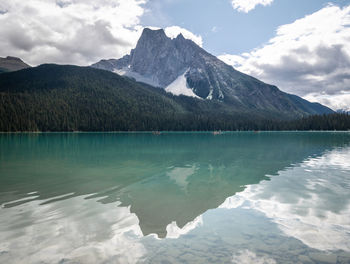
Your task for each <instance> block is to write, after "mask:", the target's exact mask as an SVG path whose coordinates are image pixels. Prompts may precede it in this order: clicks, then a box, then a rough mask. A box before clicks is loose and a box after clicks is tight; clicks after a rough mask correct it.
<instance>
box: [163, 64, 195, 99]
mask: <svg viewBox="0 0 350 264" xmlns="http://www.w3.org/2000/svg"><path fill="white" fill-rule="evenodd" d="M187 72H188V70H187V71H185V73H183V74H182V75H180V76H179V77H177V79H176V80H175V81H173V82H172V83H171V84H169V85H168V86H167V87H166V88H165V91H167V92H169V93H172V94H174V95H186V96H191V97H196V98H200V97H199V96H197V95H196V94H195V93H194V92H193V91H192V89H191V88H189V87H188V85H187V79H186V73H187Z"/></svg>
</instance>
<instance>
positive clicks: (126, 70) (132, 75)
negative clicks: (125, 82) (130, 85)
mask: <svg viewBox="0 0 350 264" xmlns="http://www.w3.org/2000/svg"><path fill="white" fill-rule="evenodd" d="M113 72H114V73H117V74H119V75H122V76H127V77H130V78H133V79H135V80H136V81H137V82H142V83H146V84H149V85H152V86H154V87H160V85H159V82H158V80H155V79H154V78H152V77H147V76H143V75H141V74H139V73H137V72H134V71H132V70H131V69H130V67H124V68H122V69H115V70H114V71H113Z"/></svg>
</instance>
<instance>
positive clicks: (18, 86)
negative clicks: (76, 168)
mask: <svg viewBox="0 0 350 264" xmlns="http://www.w3.org/2000/svg"><path fill="white" fill-rule="evenodd" d="M0 102H1V103H0V131H146V130H147V131H156V130H174V131H175V130H176V131H179V130H180V131H193V130H197V131H198V130H200V131H205V130H210V131H213V130H287V129H288V130H295V129H302V130H310V129H319V130H324V129H327V130H334V129H341V130H346V129H349V128H350V116H348V115H344V114H342V115H341V114H333V115H322V116H319V117H314V116H311V118H309V119H301V120H300V121H297V120H296V121H293V120H291V121H287V120H288V118H289V120H290V116H287V115H282V114H279V113H276V112H275V111H266V110H249V111H246V110H245V109H243V108H235V107H232V105H230V104H227V103H224V102H222V101H219V100H203V99H200V98H193V97H190V96H183V95H180V96H176V95H173V94H171V93H167V92H166V91H165V90H164V89H159V88H155V87H153V86H150V85H147V84H144V83H140V82H136V81H135V80H133V79H130V78H128V77H123V76H120V75H118V74H115V73H112V72H109V71H105V70H99V69H94V68H91V67H78V66H70V65H54V64H45V65H41V66H38V67H33V68H28V69H23V70H20V71H15V72H7V73H2V74H0Z"/></svg>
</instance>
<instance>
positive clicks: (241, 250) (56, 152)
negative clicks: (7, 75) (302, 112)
mask: <svg viewBox="0 0 350 264" xmlns="http://www.w3.org/2000/svg"><path fill="white" fill-rule="evenodd" d="M349 142H350V134H347V133H334V134H333V133H261V134H254V133H232V134H224V135H220V136H216V137H214V136H212V135H210V134H165V135H161V136H154V135H151V134H43V135H31V134H29V135H1V136H0V144H1V145H0V146H1V149H0V203H1V208H0V235H1V237H2V238H4V239H2V240H1V241H0V262H5V263H6V262H12V263H20V262H21V260H23V258H26V259H27V260H28V261H27V263H38V262H40V261H41V262H44V263H45V262H46V263H58V262H60V263H101V262H103V263H137V262H146V263H169V261H170V263H185V262H186V261H187V262H191V263H193V262H195V261H197V262H199V263H214V262H220V263H224V262H233V263H244V261H246V262H251V261H253V260H254V259H256V261H255V260H254V261H255V262H256V263H259V261H260V262H261V261H262V260H263V262H262V263H288V262H291V263H297V262H302V263H303V262H310V263H312V262H316V263H317V259H318V260H320V259H322V258H323V260H325V259H326V258H327V256H328V255H327V254H323V253H322V251H325V250H333V251H337V253H334V254H333V253H332V254H330V255H329V256H328V257H329V258H332V260H334V258H335V259H336V261H337V259H338V260H339V259H340V260H344V261H345V263H346V261H350V255H347V253H344V252H340V253H339V252H338V251H339V250H343V251H346V252H348V251H350V246H349V242H348V241H350V237H349V234H350V228H349V227H350V223H349V219H350V214H349V212H350V209H349V208H350V207H349V204H350V203H349V200H350V197H349V193H350V192H349V186H350V182H349V181H350V176H349V172H350V165H349V160H350V149H349V148H348V147H346V146H347V144H348V143H349ZM227 197H229V198H227ZM217 207H220V208H217ZM212 208H217V209H212ZM208 209H212V210H208ZM162 238H165V239H162ZM281 252H284V253H283V254H281ZM167 261H168V262H167Z"/></svg>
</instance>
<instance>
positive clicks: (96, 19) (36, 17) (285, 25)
mask: <svg viewBox="0 0 350 264" xmlns="http://www.w3.org/2000/svg"><path fill="white" fill-rule="evenodd" d="M0 25H1V27H0V56H1V57H5V56H8V55H11V56H16V57H20V58H22V59H23V60H24V61H25V62H27V63H29V64H30V65H32V66H36V65H39V64H42V63H59V64H76V65H90V64H92V63H94V62H97V61H99V60H100V59H109V58H120V57H122V56H123V55H125V54H127V53H129V52H130V50H131V49H132V48H133V47H134V46H135V45H136V43H137V40H138V38H139V36H140V34H141V32H142V30H143V28H144V27H154V28H165V31H166V33H167V35H168V36H176V35H177V34H179V33H180V32H181V33H183V35H184V36H185V37H186V38H190V39H192V40H193V41H194V42H196V43H197V44H198V45H200V46H201V47H203V48H204V49H206V50H207V51H208V52H210V53H212V54H213V55H215V56H217V57H218V58H220V59H221V60H223V61H224V62H226V63H228V64H230V65H232V66H233V67H234V68H235V69H237V70H239V71H242V72H244V73H247V74H249V75H252V76H254V77H256V78H258V79H260V80H262V81H264V82H267V83H270V84H274V85H277V86H278V87H279V88H280V89H281V90H282V91H285V92H288V93H293V94H297V95H299V96H302V97H303V98H305V99H308V100H310V101H317V102H320V103H323V104H325V105H327V106H330V107H331V108H333V109H344V110H350V0H333V1H323V0H26V1H23V0H10V1H9V0H0Z"/></svg>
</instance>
